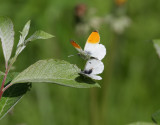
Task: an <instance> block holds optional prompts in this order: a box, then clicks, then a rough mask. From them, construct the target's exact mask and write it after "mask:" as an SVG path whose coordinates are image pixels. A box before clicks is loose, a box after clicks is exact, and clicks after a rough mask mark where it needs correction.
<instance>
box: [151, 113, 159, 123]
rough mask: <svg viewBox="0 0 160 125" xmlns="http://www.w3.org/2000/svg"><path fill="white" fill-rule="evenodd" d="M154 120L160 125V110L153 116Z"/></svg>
mask: <svg viewBox="0 0 160 125" xmlns="http://www.w3.org/2000/svg"><path fill="white" fill-rule="evenodd" d="M152 120H153V121H154V122H155V123H157V124H160V110H159V111H157V112H155V113H154V114H153V115H152Z"/></svg>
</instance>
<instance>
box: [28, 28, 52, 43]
mask: <svg viewBox="0 0 160 125" xmlns="http://www.w3.org/2000/svg"><path fill="white" fill-rule="evenodd" d="M52 37H54V36H52V35H51V34H49V33H46V32H44V31H41V30H38V31H36V32H35V33H34V34H33V35H32V36H31V37H30V38H28V39H27V40H26V41H25V43H27V42H29V41H34V40H37V39H49V38H52Z"/></svg>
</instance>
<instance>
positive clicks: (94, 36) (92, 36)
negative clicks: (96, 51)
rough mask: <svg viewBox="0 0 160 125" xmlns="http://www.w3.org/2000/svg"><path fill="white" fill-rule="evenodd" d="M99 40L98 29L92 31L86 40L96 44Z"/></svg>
mask: <svg viewBox="0 0 160 125" xmlns="http://www.w3.org/2000/svg"><path fill="white" fill-rule="evenodd" d="M99 41H100V36H99V33H98V31H93V32H92V33H91V34H90V36H89V37H88V40H87V42H88V43H92V44H97V43H99Z"/></svg>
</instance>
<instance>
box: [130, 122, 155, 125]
mask: <svg viewBox="0 0 160 125" xmlns="http://www.w3.org/2000/svg"><path fill="white" fill-rule="evenodd" d="M129 125H156V124H154V123H147V122H136V123H132V124H129Z"/></svg>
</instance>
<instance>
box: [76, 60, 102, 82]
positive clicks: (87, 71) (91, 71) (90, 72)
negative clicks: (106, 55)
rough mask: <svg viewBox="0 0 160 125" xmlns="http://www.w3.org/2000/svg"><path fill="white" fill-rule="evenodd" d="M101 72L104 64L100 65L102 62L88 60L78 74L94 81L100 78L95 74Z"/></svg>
mask: <svg viewBox="0 0 160 125" xmlns="http://www.w3.org/2000/svg"><path fill="white" fill-rule="evenodd" d="M103 70H104V64H103V63H102V61H100V60H98V59H89V60H88V61H87V63H86V65H85V68H84V70H83V71H81V72H80V73H79V74H81V75H83V76H85V77H89V78H92V79H95V80H101V79H102V78H101V77H100V76H98V75H97V74H100V73H102V72H103Z"/></svg>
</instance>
